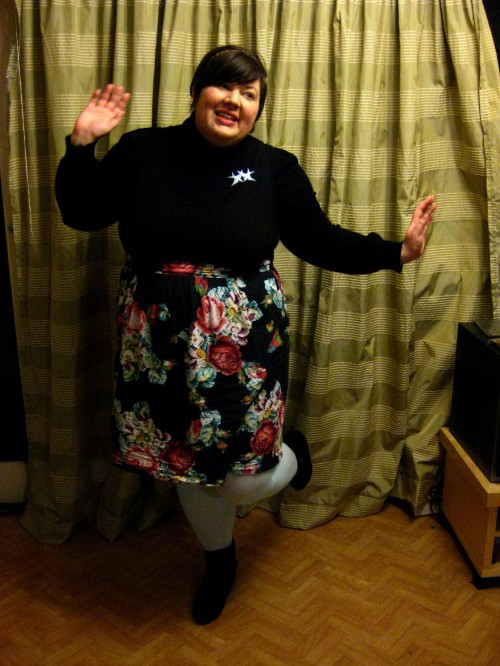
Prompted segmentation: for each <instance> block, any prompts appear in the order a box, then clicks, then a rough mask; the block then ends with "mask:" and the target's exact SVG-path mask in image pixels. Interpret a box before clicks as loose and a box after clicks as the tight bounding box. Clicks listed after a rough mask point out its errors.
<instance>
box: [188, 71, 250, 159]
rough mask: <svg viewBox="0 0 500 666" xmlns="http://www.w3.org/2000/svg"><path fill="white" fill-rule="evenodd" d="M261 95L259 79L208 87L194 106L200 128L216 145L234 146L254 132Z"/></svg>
mask: <svg viewBox="0 0 500 666" xmlns="http://www.w3.org/2000/svg"><path fill="white" fill-rule="evenodd" d="M259 98H260V80H259V79H256V80H255V81H250V83H221V84H219V85H213V86H206V87H205V88H203V89H202V91H201V92H200V95H199V97H198V99H197V100H196V102H195V106H194V113H195V124H196V127H197V128H198V131H199V132H200V133H201V134H202V136H203V137H205V139H206V140H207V141H209V142H210V143H212V144H213V145H214V146H220V147H224V146H232V145H233V144H235V143H238V141H241V140H242V139H244V138H245V137H246V136H247V135H248V134H249V133H250V132H251V131H252V129H253V126H254V124H255V121H256V119H257V114H258V112H259Z"/></svg>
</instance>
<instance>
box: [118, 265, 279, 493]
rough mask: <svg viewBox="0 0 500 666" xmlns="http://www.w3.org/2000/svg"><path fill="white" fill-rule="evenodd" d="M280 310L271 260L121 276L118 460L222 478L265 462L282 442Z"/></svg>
mask: <svg viewBox="0 0 500 666" xmlns="http://www.w3.org/2000/svg"><path fill="white" fill-rule="evenodd" d="M288 337H289V329H288V316H287V311H286V304H285V297H284V293H283V289H282V286H281V281H280V279H279V275H278V273H277V272H276V270H275V269H274V268H273V266H272V265H271V263H270V262H268V261H267V262H263V263H262V264H261V265H260V266H259V267H258V269H257V270H256V271H255V272H253V273H248V274H235V273H234V272H232V271H230V270H227V269H223V268H222V269H220V268H214V267H213V266H209V265H203V266H194V265H191V264H180V263H175V264H172V263H171V264H164V265H163V266H162V267H161V268H160V269H159V270H158V271H156V272H154V271H152V272H145V271H142V270H135V269H134V265H133V263H132V262H131V261H130V260H129V261H128V262H127V264H126V265H125V266H124V268H123V271H122V274H121V279H120V293H119V299H118V346H117V355H116V366H115V401H114V436H115V437H114V454H113V461H114V463H115V464H117V465H122V466H126V467H128V468H129V469H136V470H142V471H144V472H146V473H148V474H150V475H151V476H153V477H155V478H158V479H168V480H172V481H174V482H190V483H201V484H205V485H221V484H222V483H224V479H225V477H226V475H227V473H228V472H229V471H232V472H235V473H236V474H256V473H258V472H261V471H265V470H267V469H270V468H272V467H274V465H276V464H277V462H278V461H279V457H280V455H281V446H282V430H283V418H284V401H285V394H286V389H287V381H288V379H287V378H288Z"/></svg>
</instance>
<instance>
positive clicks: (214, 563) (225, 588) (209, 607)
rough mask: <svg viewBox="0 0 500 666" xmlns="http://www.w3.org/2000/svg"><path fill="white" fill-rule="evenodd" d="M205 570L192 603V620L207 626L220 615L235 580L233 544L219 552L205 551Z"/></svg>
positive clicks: (234, 551) (235, 561) (235, 563)
mask: <svg viewBox="0 0 500 666" xmlns="http://www.w3.org/2000/svg"><path fill="white" fill-rule="evenodd" d="M205 558H206V560H207V569H206V572H205V575H204V577H203V580H202V581H201V585H200V588H199V589H198V592H197V593H196V596H195V598H194V601H193V619H194V621H195V622H196V623H197V624H209V623H210V622H213V621H214V620H216V619H217V618H218V617H219V615H220V614H221V613H222V611H223V609H224V606H225V603H226V599H227V597H228V595H229V593H230V592H231V589H232V587H233V583H234V580H235V578H236V565H237V560H236V550H235V545H234V540H233V542H232V543H231V544H230V545H229V546H227V547H226V548H222V549H221V550H206V551H205Z"/></svg>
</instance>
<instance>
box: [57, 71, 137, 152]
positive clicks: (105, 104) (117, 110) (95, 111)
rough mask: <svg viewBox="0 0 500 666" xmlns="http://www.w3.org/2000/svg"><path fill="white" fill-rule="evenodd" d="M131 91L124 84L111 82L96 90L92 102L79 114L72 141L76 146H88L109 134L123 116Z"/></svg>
mask: <svg viewBox="0 0 500 666" xmlns="http://www.w3.org/2000/svg"><path fill="white" fill-rule="evenodd" d="M129 100H130V93H128V92H125V89H124V88H123V86H115V85H114V84H113V83H109V84H108V85H107V86H106V88H105V89H104V90H101V89H98V90H95V91H94V94H93V95H92V97H91V99H90V102H89V103H88V104H87V106H86V107H85V108H84V109H83V111H82V112H81V113H80V115H79V116H78V118H77V120H76V123H75V127H74V128H73V132H72V133H71V139H70V140H71V143H72V144H73V145H74V146H86V145H87V144H89V143H93V142H94V141H97V139H99V138H101V137H102V136H105V135H106V134H109V133H110V132H111V130H113V129H114V128H115V127H116V126H117V125H118V124H119V122H120V121H121V119H122V118H123V115H124V113H125V110H126V108H127V104H128V103H129Z"/></svg>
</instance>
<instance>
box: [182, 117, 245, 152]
mask: <svg viewBox="0 0 500 666" xmlns="http://www.w3.org/2000/svg"><path fill="white" fill-rule="evenodd" d="M181 127H182V129H183V134H184V139H185V141H186V142H187V144H188V145H189V147H190V148H192V149H193V150H195V151H196V153H195V154H196V155H197V156H201V155H206V156H207V157H211V158H212V159H215V158H219V159H221V158H225V157H229V156H231V155H234V154H235V153H237V152H239V151H240V150H241V149H242V148H243V147H244V146H245V145H246V144H247V143H248V140H249V137H248V136H246V137H245V138H244V139H242V140H241V141H238V143H235V144H233V145H231V146H214V144H213V143H210V141H207V139H205V137H204V136H203V135H202V134H201V132H200V131H199V130H198V128H197V127H196V123H195V119H194V111H193V113H191V115H190V116H189V117H188V118H186V120H185V121H184V122H183V123H182V126H181Z"/></svg>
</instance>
